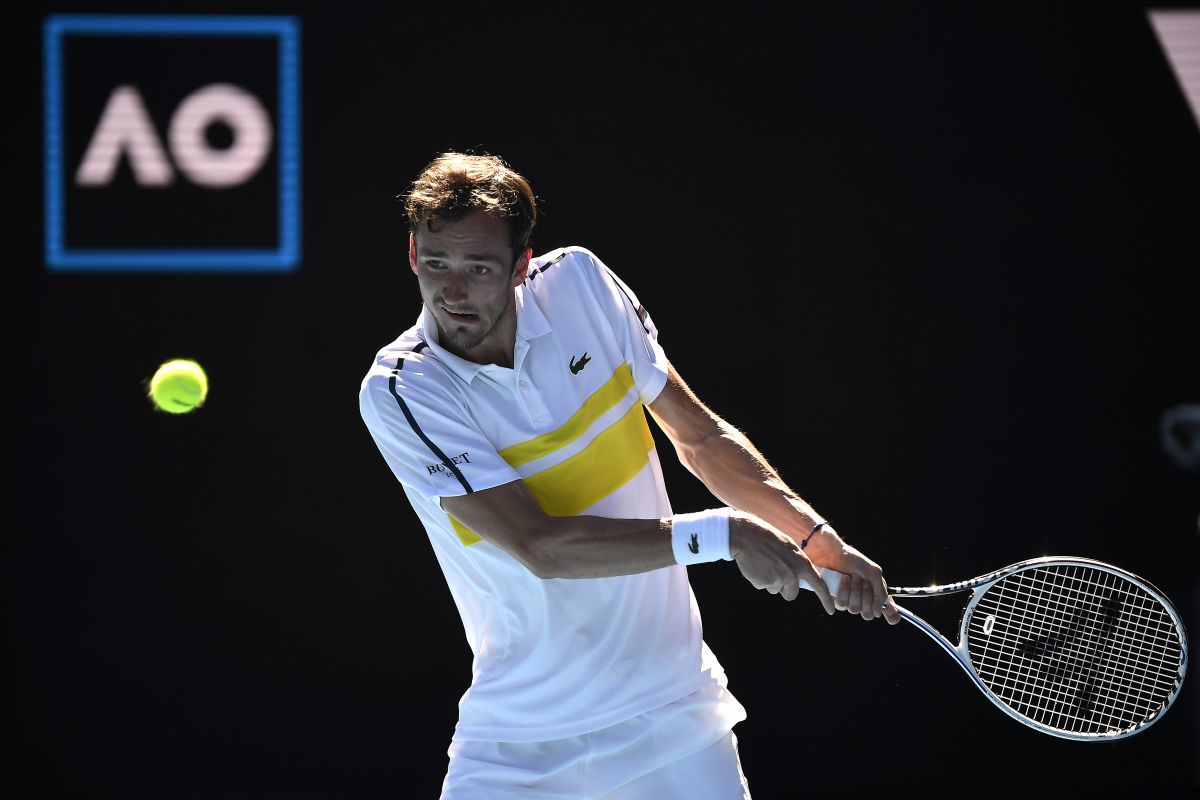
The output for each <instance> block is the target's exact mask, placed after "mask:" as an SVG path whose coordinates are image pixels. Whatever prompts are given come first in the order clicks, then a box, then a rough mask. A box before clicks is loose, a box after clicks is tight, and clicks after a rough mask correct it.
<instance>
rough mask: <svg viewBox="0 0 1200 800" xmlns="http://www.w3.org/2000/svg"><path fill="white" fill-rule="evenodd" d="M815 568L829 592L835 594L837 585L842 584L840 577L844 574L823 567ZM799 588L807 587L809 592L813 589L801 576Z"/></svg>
mask: <svg viewBox="0 0 1200 800" xmlns="http://www.w3.org/2000/svg"><path fill="white" fill-rule="evenodd" d="M816 569H817V574H818V575H820V576H821V580H823V581H825V585H826V586H827V587H829V593H830V594H837V593H838V587H839V586H841V585H842V578H844V577H845V576H844V575H842V573H840V572H838V571H837V570H832V569H826V568H825V567H817V568H816ZM800 588H801V589H807V590H808V591H810V592H811V591H813V587H812V586H810V585H809V583H808V581H806V580H804V579H803V578H801V579H800Z"/></svg>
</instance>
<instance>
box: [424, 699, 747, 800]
mask: <svg viewBox="0 0 1200 800" xmlns="http://www.w3.org/2000/svg"><path fill="white" fill-rule="evenodd" d="M745 718H746V712H745V709H743V708H742V706H741V704H740V703H738V702H737V701H736V700H735V699H733V696H732V695H730V694H729V693H728V692H727V691H726V690H725V689H724V688H723V687H713V689H712V691H709V690H702V691H700V692H696V693H695V694H694V695H689V696H688V697H685V698H683V699H681V700H678V701H676V702H674V703H669V704H668V705H666V706H663V707H662V708H656V709H654V710H652V711H649V712H647V713H645V714H639V715H638V716H636V717H634V718H632V719H630V720H627V721H626V722H622V723H619V724H617V725H613V726H612V727H609V728H604V729H602V730H598V731H594V732H592V733H587V734H583V735H582V736H572V737H569V738H566V739H558V740H555V741H551V742H481V741H464V740H455V741H454V742H452V743H451V744H450V750H449V751H448V752H449V755H450V765H449V768H448V770H447V772H446V779H445V781H444V782H443V783H442V794H441V800H509V798H511V799H512V800H518V798H519V800H551V799H552V798H553V800H568V798H569V800H600V799H601V798H602V799H603V800H643V799H645V800H650V799H651V798H652V799H653V800H666V799H667V798H675V797H680V798H688V800H749V798H750V790H749V788H748V786H747V783H746V778H745V776H744V775H743V774H742V765H741V762H740V760H739V759H738V752H737V737H736V736H735V735H734V733H733V730H732V729H733V726H734V724H736V723H737V722H740V721H741V720H743V719H745Z"/></svg>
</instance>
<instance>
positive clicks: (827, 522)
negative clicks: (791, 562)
mask: <svg viewBox="0 0 1200 800" xmlns="http://www.w3.org/2000/svg"><path fill="white" fill-rule="evenodd" d="M828 524H829V521H828V520H826V521H825V522H818V523H817V524H816V527H814V528H813V529H812V532H811V533H809V534H808V536H805V537H804V541H802V542H801V543H800V549H801V550H803V549H804V548H806V547H808V540H809V539H811V538H812V537H813V536H814V535H815V534H816V532H817V531H819V530H821V528H824V527H825V526H826V525H828Z"/></svg>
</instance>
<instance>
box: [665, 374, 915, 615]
mask: <svg viewBox="0 0 1200 800" xmlns="http://www.w3.org/2000/svg"><path fill="white" fill-rule="evenodd" d="M648 407H649V409H650V412H651V415H652V416H653V417H654V420H655V422H657V423H658V425H659V427H661V428H662V429H663V431H664V432H665V433H666V434H667V437H668V438H669V439H670V440H671V443H672V444H673V445H674V446H675V452H676V453H677V454H678V456H679V460H680V462H681V463H682V464H683V465H684V466H685V467H686V468H687V469H688V471H690V472H691V473H692V474H693V475H695V476H696V477H697V478H699V479H700V481H701V482H702V483H703V484H704V485H705V486H706V487H708V490H709V491H710V492H712V493H713V494H714V495H716V497H717V498H719V499H720V500H721V501H722V502H723V503H725V504H726V505H728V506H731V507H733V508H736V509H739V510H741V511H745V512H748V513H750V514H753V515H755V516H757V517H759V518H761V519H763V520H765V521H766V522H768V523H770V524H771V525H773V526H775V527H776V528H778V529H779V530H780V531H782V532H783V533H784V534H786V535H787V536H788V537H790V538H791V539H792V540H793V541H794V542H796V544H797V545H798V546H800V545H802V543H803V542H804V541H805V539H808V541H807V544H805V545H803V550H804V553H805V555H807V556H808V557H809V559H810V560H811V561H812V562H813V563H814V564H816V565H818V566H823V567H829V568H831V569H835V570H837V571H838V572H842V573H845V574H846V575H850V576H852V578H851V580H844V581H842V585H841V588H840V590H839V592H838V595H837V597H836V598H835V605H836V607H837V608H838V609H839V610H844V611H849V612H850V613H852V614H860V615H861V616H862V617H863V619H868V620H869V619H875V618H877V617H879V616H885V617H886V618H887V620H888V622H890V623H892V624H896V623H897V622H899V621H900V617H899V613H898V612H897V611H896V608H895V605H894V604H892V603H887V605H886V607H885V604H884V601H885V600H887V597H888V594H887V583H886V582H885V581H884V578H883V570H882V569H880V567H879V565H878V564H876V563H875V562H874V561H872V560H871V559H869V558H867V557H866V556H865V555H863V554H862V553H861V552H859V551H858V550H857V549H855V548H854V547H851V546H850V545H849V544H847V543H846V542H845V541H843V540H842V538H841V537H840V536H839V535H838V534H837V532H836V531H834V530H833V528H832V527H831V526H829V525H825V526H823V527H822V528H821V529H820V530H819V531H818V532H817V533H816V534H815V535H812V536H811V538H810V534H812V531H813V528H814V527H815V526H816V525H817V523H819V522H822V521H823V517H821V516H820V515H819V514H818V513H817V512H816V511H815V510H813V508H812V506H810V505H809V504H808V503H807V502H805V501H804V500H803V499H802V498H801V497H800V496H799V495H798V494H797V493H796V492H795V491H793V490H792V489H791V487H789V486H788V485H787V484H786V483H784V481H783V480H782V479H781V478H780V477H779V474H778V473H777V472H776V471H775V469H774V468H773V467H772V466H771V465H770V463H768V461H767V459H766V458H765V457H764V456H763V455H762V453H761V452H759V450H758V448H757V447H755V446H754V444H753V443H752V442H751V441H750V439H749V438H748V437H747V436H746V435H745V434H744V433H742V432H741V431H739V430H738V429H737V428H735V427H733V426H732V425H730V424H729V423H728V422H726V421H725V420H724V419H722V418H721V417H720V416H718V415H717V414H716V413H714V412H713V411H712V410H711V409H710V408H708V407H707V406H706V405H705V404H704V403H703V402H701V401H700V398H699V397H697V396H696V394H695V392H693V391H692V389H691V388H690V387H689V386H688V385H687V384H686V383H685V382H684V380H683V378H682V377H681V376H680V375H679V373H678V371H676V369H675V367H674V365H671V366H670V367H669V370H668V375H667V382H666V385H665V386H664V387H663V390H662V391H661V392H660V393H659V395H658V396H657V397H656V398H655V399H654V401H653V402H651V403H650V404H649V406H648Z"/></svg>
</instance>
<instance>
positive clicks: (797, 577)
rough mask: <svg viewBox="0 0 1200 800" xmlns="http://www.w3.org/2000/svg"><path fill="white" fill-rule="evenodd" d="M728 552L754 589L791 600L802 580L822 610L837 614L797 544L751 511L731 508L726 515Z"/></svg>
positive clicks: (811, 564)
mask: <svg viewBox="0 0 1200 800" xmlns="http://www.w3.org/2000/svg"><path fill="white" fill-rule="evenodd" d="M729 553H730V555H732V556H733V558H734V561H736V562H737V565H738V569H740V570H741V571H742V575H743V576H744V577H745V578H746V580H748V581H750V583H751V585H753V586H754V588H755V589H766V590H767V591H768V592H770V593H771V594H777V595H780V596H782V597H783V599H784V600H795V599H796V596H797V595H799V594H800V582H801V580H804V581H807V583H808V584H809V585H810V586H812V587H813V591H814V593H815V594H816V595H817V598H818V599H820V601H821V605H822V606H824V607H825V613H827V614H835V613H837V610H838V609H837V606H836V604H835V601H834V597H833V595H832V594H831V593H830V591H829V588H828V587H827V586H826V585H825V583H824V581H822V580H821V579H820V577H819V576H818V575H817V571H816V568H815V567H814V566H813V563H812V562H811V561H809V560H808V556H806V555H805V554H804V551H803V550H801V549H800V547H799V545H797V544H796V542H795V541H793V540H792V539H791V538H789V537H788V536H787V535H786V534H784V533H783V532H782V531H780V530H779V529H777V528H775V527H774V526H772V525H770V524H768V523H766V522H764V521H763V520H761V519H759V518H758V517H756V516H754V515H753V514H748V513H746V512H744V511H735V512H733V513H732V514H731V515H730V517H729Z"/></svg>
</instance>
